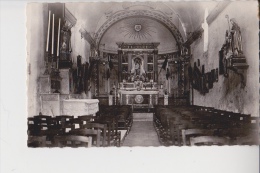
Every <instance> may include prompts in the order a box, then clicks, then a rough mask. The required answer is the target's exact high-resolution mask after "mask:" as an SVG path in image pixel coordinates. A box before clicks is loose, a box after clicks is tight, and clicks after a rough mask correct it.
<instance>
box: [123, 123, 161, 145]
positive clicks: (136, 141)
mask: <svg viewBox="0 0 260 173" xmlns="http://www.w3.org/2000/svg"><path fill="white" fill-rule="evenodd" d="M122 146H128V147H134V146H141V147H146V146H147V147H148V146H160V143H159V140H158V136H157V133H156V131H155V129H154V127H153V121H134V122H133V125H132V128H131V131H130V133H129V134H128V135H127V136H126V138H125V141H124V143H123V145H122Z"/></svg>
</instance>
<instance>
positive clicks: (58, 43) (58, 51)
mask: <svg viewBox="0 0 260 173" xmlns="http://www.w3.org/2000/svg"><path fill="white" fill-rule="evenodd" d="M59 46H60V18H59V28H58V41H57V57H58V56H59V53H60V48H59Z"/></svg>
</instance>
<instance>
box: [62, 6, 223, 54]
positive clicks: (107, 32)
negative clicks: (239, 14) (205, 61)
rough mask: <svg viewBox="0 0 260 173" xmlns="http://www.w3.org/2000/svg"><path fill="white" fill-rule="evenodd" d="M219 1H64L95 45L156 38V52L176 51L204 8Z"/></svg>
mask: <svg viewBox="0 0 260 173" xmlns="http://www.w3.org/2000/svg"><path fill="white" fill-rule="evenodd" d="M218 4H219V2H213V1H212V2H92V3H91V2H88V3H66V4H65V6H66V8H67V9H69V11H70V12H71V13H72V14H73V15H74V16H75V17H76V18H77V24H76V26H75V27H77V28H78V29H84V30H85V31H87V32H88V33H89V34H90V35H91V36H92V38H94V39H95V41H96V43H97V45H98V47H99V49H104V50H107V51H112V52H114V51H116V44H115V43H116V42H122V41H123V42H160V43H161V44H160V45H161V46H160V47H159V52H167V51H176V50H177V49H178V47H177V45H178V44H180V43H182V42H184V41H186V39H187V35H188V34H189V33H191V32H194V31H195V30H196V29H197V28H198V27H200V26H201V24H202V22H203V20H204V13H205V9H206V8H207V9H208V12H209V14H210V12H211V11H213V10H214V8H215V7H216V6H217V5H218Z"/></svg>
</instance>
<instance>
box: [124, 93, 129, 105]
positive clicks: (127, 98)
mask: <svg viewBox="0 0 260 173" xmlns="http://www.w3.org/2000/svg"><path fill="white" fill-rule="evenodd" d="M125 97H126V99H125V101H126V105H128V104H129V94H126V95H125Z"/></svg>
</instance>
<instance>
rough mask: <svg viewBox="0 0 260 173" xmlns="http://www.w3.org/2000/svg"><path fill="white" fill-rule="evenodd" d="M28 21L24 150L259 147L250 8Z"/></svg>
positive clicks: (81, 8)
mask: <svg viewBox="0 0 260 173" xmlns="http://www.w3.org/2000/svg"><path fill="white" fill-rule="evenodd" d="M238 11H239V12H238ZM27 16H28V17H27V40H28V42H27V66H28V68H27V69H28V73H27V76H28V78H27V84H28V90H27V92H28V117H27V123H28V124H27V125H28V129H27V134H28V147H134V146H141V147H145V146H154V147H156V146H192V145H258V144H259V128H258V127H259V58H258V55H259V47H258V45H259V43H258V33H259V29H258V28H259V20H258V10H257V2H255V3H254V2H250V3H249V2H242V1H241V2H238V1H237V2H231V1H230V2H229V1H223V2H220V1H219V2H218V1H212V2H188V3H187V2H107V3H102V2H88V3H32V4H29V5H28V6H27Z"/></svg>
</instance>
